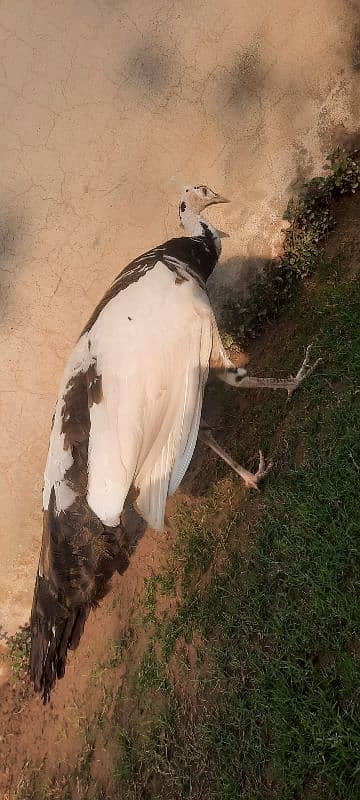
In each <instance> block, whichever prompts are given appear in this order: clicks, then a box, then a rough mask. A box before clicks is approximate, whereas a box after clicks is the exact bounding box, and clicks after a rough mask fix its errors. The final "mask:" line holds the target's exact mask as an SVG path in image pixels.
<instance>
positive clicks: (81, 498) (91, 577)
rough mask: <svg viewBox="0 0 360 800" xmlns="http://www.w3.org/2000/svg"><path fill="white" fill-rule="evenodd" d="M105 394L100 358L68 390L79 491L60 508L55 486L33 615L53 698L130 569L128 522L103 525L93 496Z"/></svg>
mask: <svg viewBox="0 0 360 800" xmlns="http://www.w3.org/2000/svg"><path fill="white" fill-rule="evenodd" d="M101 399H102V387H101V376H99V375H98V374H97V372H96V364H92V365H91V366H90V367H89V369H88V370H87V371H86V372H81V373H78V374H77V375H75V376H74V377H73V378H72V379H71V381H70V382H69V384H68V386H67V392H66V394H65V397H64V403H63V408H62V433H64V434H65V441H64V447H65V448H71V452H72V457H73V463H72V465H71V467H70V469H69V470H68V471H67V473H66V476H65V478H66V480H67V482H68V484H69V486H71V488H72V489H73V490H74V492H75V495H76V496H75V499H74V502H73V503H72V505H71V506H70V507H69V508H67V509H66V510H65V511H61V512H60V513H59V514H57V513H56V511H55V493H54V489H53V490H52V492H51V497H50V504H49V509H48V510H47V511H45V512H44V520H43V544H42V552H41V557H40V564H39V574H38V576H37V581H36V586H35V593H34V601H33V608H32V614H31V629H32V645H31V657H30V674H31V677H32V680H33V681H34V686H35V689H36V691H40V692H42V695H43V699H44V702H45V703H46V702H47V701H48V700H49V698H50V692H51V689H52V687H53V686H54V683H55V681H56V678H60V677H62V676H63V674H64V671H65V664H66V654H67V650H68V648H72V649H74V648H75V647H77V645H78V643H79V640H80V637H81V634H82V632H83V629H84V625H85V621H86V618H87V616H88V613H89V610H90V608H91V607H93V606H95V605H96V604H97V603H98V601H99V600H100V599H101V598H102V597H103V596H104V594H105V593H106V589H107V585H108V581H109V579H110V577H111V575H112V574H113V572H114V570H115V569H117V568H119V570H121V571H122V570H123V568H124V553H123V552H122V544H125V542H124V532H123V530H122V527H121V526H118V527H117V528H108V527H106V526H105V525H103V524H102V523H101V521H100V520H99V519H98V517H97V516H96V515H95V514H94V513H93V512H92V511H91V509H90V508H89V506H88V504H87V501H86V492H87V457H88V442H89V431H90V413H89V409H90V407H91V405H92V404H93V403H99V402H101Z"/></svg>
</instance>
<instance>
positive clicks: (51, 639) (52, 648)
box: [29, 576, 90, 705]
mask: <svg viewBox="0 0 360 800" xmlns="http://www.w3.org/2000/svg"><path fill="white" fill-rule="evenodd" d="M89 611H90V607H89V606H84V607H80V608H76V609H74V610H72V611H68V610H67V609H66V608H64V607H63V606H61V605H60V603H59V602H58V601H57V600H56V599H55V598H54V596H53V595H52V593H51V591H50V587H49V583H48V581H47V580H46V579H45V578H42V577H40V576H38V577H37V581H36V587H35V594H34V602H33V608H32V612H31V650H30V664H29V672H30V678H31V680H32V681H33V684H34V689H35V691H36V692H40V693H41V695H42V698H43V702H44V705H45V704H46V703H48V702H49V700H50V695H51V691H52V689H53V688H54V685H55V682H56V680H57V679H58V678H62V677H63V676H64V674H65V667H66V659H67V651H68V650H69V649H71V650H75V649H76V647H77V646H78V644H79V641H80V639H81V635H82V633H83V630H84V626H85V622H86V619H87V616H88V614H89Z"/></svg>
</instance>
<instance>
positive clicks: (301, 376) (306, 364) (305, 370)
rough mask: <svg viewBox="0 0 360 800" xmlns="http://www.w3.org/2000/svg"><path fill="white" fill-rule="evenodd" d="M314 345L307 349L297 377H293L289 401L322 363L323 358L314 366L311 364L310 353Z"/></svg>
mask: <svg viewBox="0 0 360 800" xmlns="http://www.w3.org/2000/svg"><path fill="white" fill-rule="evenodd" d="M312 347H313V345H312V344H309V345H308V346H307V348H306V352H305V358H304V360H303V362H302V364H301V367H300V369H299V370H298V371H297V373H296V375H295V377H294V378H293V377H291V378H290V380H289V385H288V387H287V393H288V399H290V397H292V396H293V394H294V392H296V390H297V389H298V388H299V386H300V384H301V383H302V382H303V381H304V380H305V378H307V377H308V376H309V375H311V373H312V372H314V369H316V367H317V366H318V364H320V363H321V361H322V358H317V359H316V361H314V363H313V364H310V353H311V350H312Z"/></svg>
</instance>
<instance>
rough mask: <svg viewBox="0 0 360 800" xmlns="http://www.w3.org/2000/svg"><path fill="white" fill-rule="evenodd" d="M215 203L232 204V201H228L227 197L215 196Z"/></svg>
mask: <svg viewBox="0 0 360 800" xmlns="http://www.w3.org/2000/svg"><path fill="white" fill-rule="evenodd" d="M212 202H213V203H230V200H227V199H226V197H223V196H222V195H221V194H217V195H215V197H214V199H213V201H212Z"/></svg>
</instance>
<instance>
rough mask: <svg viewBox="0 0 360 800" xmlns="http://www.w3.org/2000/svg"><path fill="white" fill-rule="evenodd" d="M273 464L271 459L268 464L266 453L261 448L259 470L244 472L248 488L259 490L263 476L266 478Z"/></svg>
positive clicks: (243, 476) (243, 475)
mask: <svg viewBox="0 0 360 800" xmlns="http://www.w3.org/2000/svg"><path fill="white" fill-rule="evenodd" d="M272 466H273V462H272V461H271V460H270V461H268V463H267V464H266V461H265V458H264V455H263V453H262V451H261V450H259V466H258V468H257V472H255V473H254V472H246V474H244V473H243V474H242V478H243V480H244V482H245V486H246V487H247V488H248V489H256V490H257V491H259V483H260V481H262V480H263V478H265V476H266V475H267V474H268V473H269V472H270V470H271V467H272Z"/></svg>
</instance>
